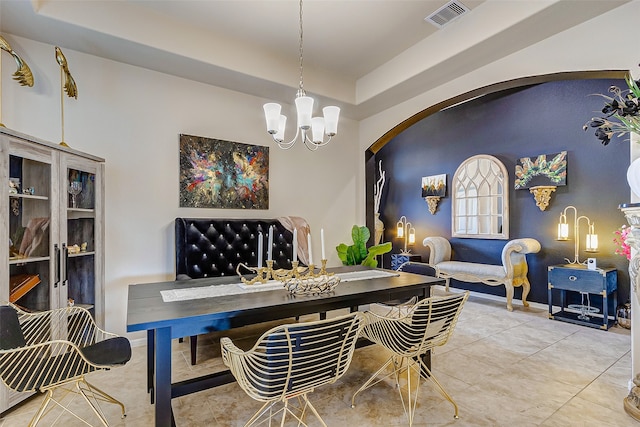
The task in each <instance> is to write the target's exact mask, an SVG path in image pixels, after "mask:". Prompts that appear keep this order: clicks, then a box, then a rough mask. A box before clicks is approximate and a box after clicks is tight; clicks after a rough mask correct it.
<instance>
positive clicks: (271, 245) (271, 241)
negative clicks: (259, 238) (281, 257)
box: [267, 225, 273, 261]
mask: <svg viewBox="0 0 640 427" xmlns="http://www.w3.org/2000/svg"><path fill="white" fill-rule="evenodd" d="M267 244H268V245H269V246H268V247H267V261H271V260H272V259H273V258H271V250H272V249H273V225H272V226H270V227H269V240H268V241H267Z"/></svg>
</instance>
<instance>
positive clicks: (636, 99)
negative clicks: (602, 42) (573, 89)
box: [583, 75, 640, 197]
mask: <svg viewBox="0 0 640 427" xmlns="http://www.w3.org/2000/svg"><path fill="white" fill-rule="evenodd" d="M625 81H626V83H627V87H628V89H626V90H622V89H620V88H619V87H618V86H611V87H610V88H609V92H610V93H611V94H612V95H613V96H608V95H602V94H599V95H600V96H601V97H603V98H604V99H605V100H606V102H605V104H604V107H603V108H602V114H604V117H592V118H591V120H589V121H588V122H587V123H585V125H584V126H583V129H584V130H587V129H589V128H590V127H591V128H595V129H596V131H595V135H596V137H597V138H598V139H599V140H600V142H602V145H608V144H609V143H610V142H611V138H613V137H614V136H617V137H622V136H624V135H627V134H636V135H638V136H640V80H633V78H632V77H631V75H627V76H626V77H625ZM627 182H628V183H629V187H631V191H633V193H634V194H635V195H637V196H639V197H640V158H638V159H636V160H634V161H633V162H631V164H630V165H629V168H628V169H627Z"/></svg>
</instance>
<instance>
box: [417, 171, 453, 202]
mask: <svg viewBox="0 0 640 427" xmlns="http://www.w3.org/2000/svg"><path fill="white" fill-rule="evenodd" d="M446 193H447V174H444V173H443V174H440V175H431V176H423V177H422V197H427V196H440V197H444V196H446Z"/></svg>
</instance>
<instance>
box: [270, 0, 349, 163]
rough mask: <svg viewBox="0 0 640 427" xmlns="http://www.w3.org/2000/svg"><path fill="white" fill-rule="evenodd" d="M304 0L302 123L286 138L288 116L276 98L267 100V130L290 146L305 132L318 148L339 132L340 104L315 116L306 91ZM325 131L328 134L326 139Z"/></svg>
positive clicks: (280, 143) (311, 144)
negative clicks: (321, 114) (289, 137)
mask: <svg viewBox="0 0 640 427" xmlns="http://www.w3.org/2000/svg"><path fill="white" fill-rule="evenodd" d="M302 35H303V33H302V0H300V84H299V87H298V93H297V95H296V99H295V104H296V111H297V119H298V126H297V128H296V136H294V137H293V139H292V140H291V141H289V142H285V140H284V131H285V126H286V124H287V117H286V116H284V115H282V114H280V111H281V110H282V107H281V106H280V104H277V103H275V102H269V103H267V104H264V106H263V108H264V115H265V119H266V121H267V132H269V133H270V134H271V136H272V137H273V140H274V141H275V142H276V143H277V144H278V147H280V148H282V149H283V150H288V149H289V148H291V147H293V145H294V144H295V143H296V141H297V140H298V135H300V136H301V139H302V142H304V145H305V147H307V148H308V149H309V150H311V151H315V150H317V149H318V148H319V147H322V146H324V145H327V144H328V143H329V141H331V138H333V137H334V136H335V135H336V133H337V132H338V117H339V115H340V108H338V107H334V106H331V107H324V108H323V109H322V113H323V116H324V117H312V113H313V98H311V97H309V96H307V94H306V93H305V91H304V83H303V79H302V71H303V66H302V65H303V61H302V51H303V50H302V46H303V43H302ZM325 135H326V136H327V137H328V138H327V140H326V141H325V140H324V139H325Z"/></svg>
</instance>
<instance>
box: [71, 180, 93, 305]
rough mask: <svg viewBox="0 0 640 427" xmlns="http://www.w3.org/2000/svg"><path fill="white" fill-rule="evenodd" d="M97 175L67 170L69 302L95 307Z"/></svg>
mask: <svg viewBox="0 0 640 427" xmlns="http://www.w3.org/2000/svg"><path fill="white" fill-rule="evenodd" d="M95 178H96V177H95V174H93V173H90V172H86V171H83V170H79V169H71V168H70V169H68V170H67V191H68V193H69V197H68V199H67V236H66V238H67V239H66V244H67V258H66V270H65V271H66V279H67V283H66V286H67V298H68V303H70V304H75V305H82V306H85V307H87V308H88V309H90V310H92V309H93V308H94V307H95V301H96V300H95V282H96V278H95V249H96V248H95Z"/></svg>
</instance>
